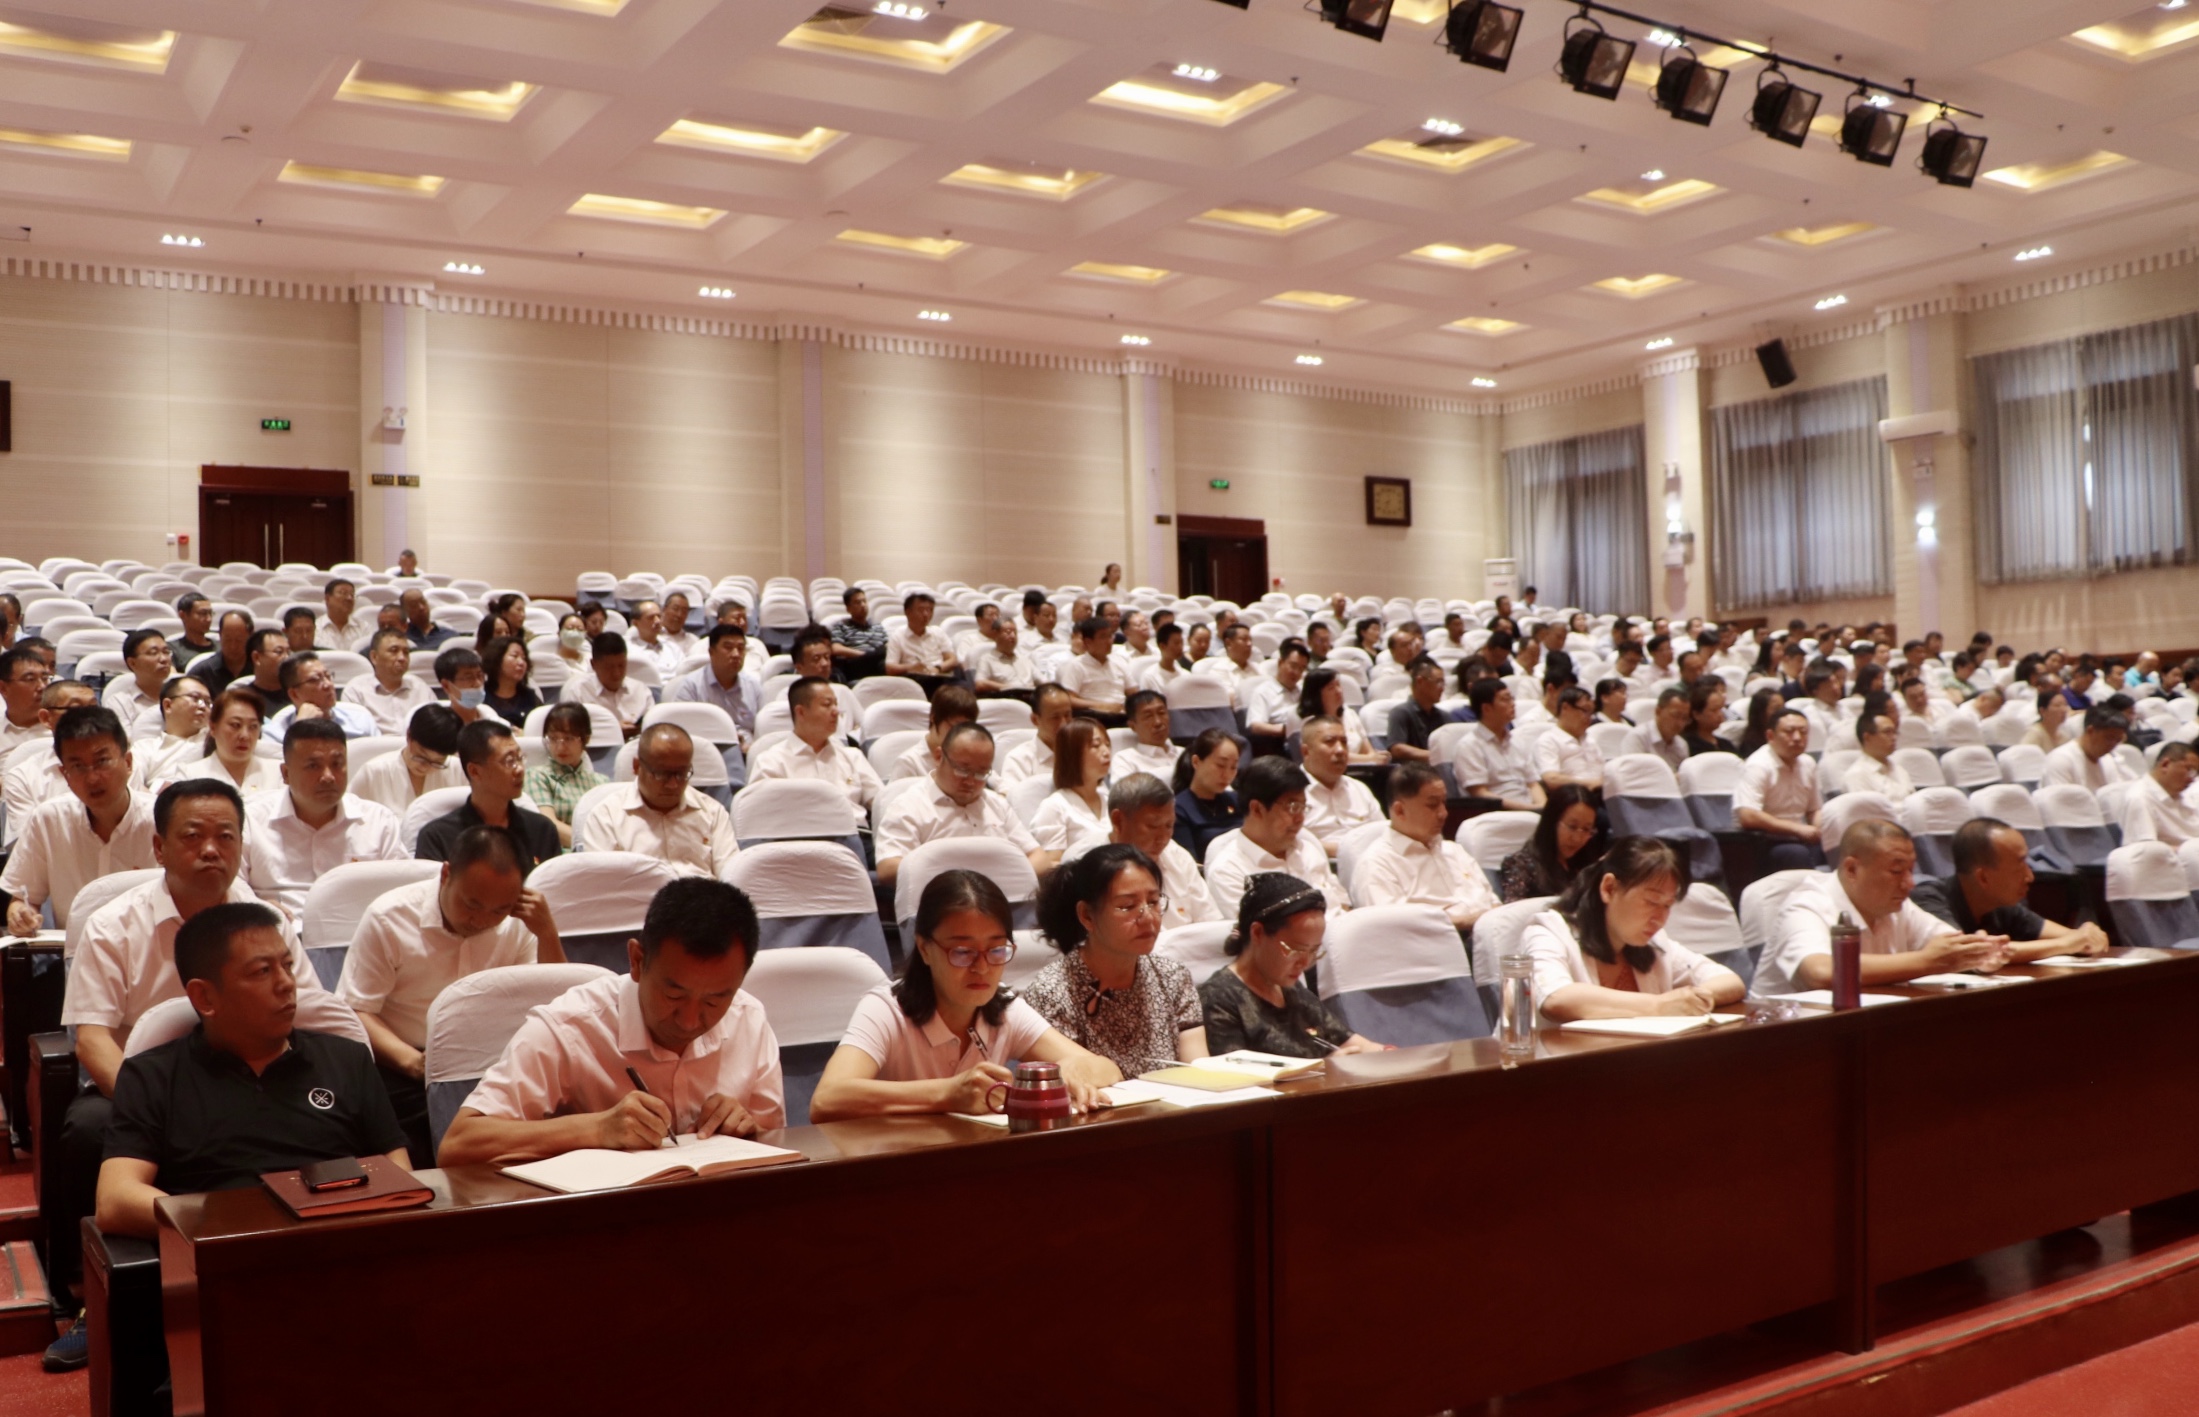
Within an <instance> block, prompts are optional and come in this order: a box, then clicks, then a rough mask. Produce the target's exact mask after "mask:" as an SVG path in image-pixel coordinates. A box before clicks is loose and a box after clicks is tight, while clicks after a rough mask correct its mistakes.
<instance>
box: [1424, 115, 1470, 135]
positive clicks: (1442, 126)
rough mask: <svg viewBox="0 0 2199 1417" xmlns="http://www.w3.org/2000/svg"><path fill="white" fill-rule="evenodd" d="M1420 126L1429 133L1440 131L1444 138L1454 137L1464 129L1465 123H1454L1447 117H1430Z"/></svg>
mask: <svg viewBox="0 0 2199 1417" xmlns="http://www.w3.org/2000/svg"><path fill="white" fill-rule="evenodd" d="M1420 126H1421V127H1422V128H1423V129H1425V130H1426V131H1428V132H1430V133H1440V134H1442V135H1443V136H1444V137H1446V138H1455V137H1457V136H1458V135H1459V134H1461V133H1463V132H1465V131H1466V125H1465V124H1463V123H1454V122H1452V121H1451V120H1450V119H1448V118H1431V119H1429V120H1428V121H1427V122H1425V123H1423V124H1421V125H1420Z"/></svg>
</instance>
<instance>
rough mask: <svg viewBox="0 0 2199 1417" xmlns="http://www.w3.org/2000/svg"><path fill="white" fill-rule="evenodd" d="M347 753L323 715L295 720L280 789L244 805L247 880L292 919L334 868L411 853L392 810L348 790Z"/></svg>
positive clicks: (339, 735) (341, 736)
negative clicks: (307, 893)
mask: <svg viewBox="0 0 2199 1417" xmlns="http://www.w3.org/2000/svg"><path fill="white" fill-rule="evenodd" d="M350 753H351V750H350V747H349V744H348V743H347V741H346V740H345V738H344V733H343V730H342V729H340V728H338V727H337V726H336V725H335V724H333V723H330V722H329V721H328V720H326V719H319V718H309V719H306V720H305V721H303V722H301V723H298V724H294V725H292V727H291V730H290V734H289V736H288V737H286V738H285V739H284V740H283V790H282V791H280V792H267V793H262V794H261V795H259V796H257V797H255V798H253V799H252V801H251V802H250V803H248V804H247V805H246V807H245V812H244V845H245V879H246V881H248V882H249V883H250V884H251V887H252V893H253V894H254V895H256V896H258V897H259V898H260V899H261V900H264V901H266V902H267V903H268V904H269V905H272V906H275V907H277V908H278V909H280V910H282V911H284V912H285V913H287V914H288V915H289V916H290V918H291V919H293V920H295V919H297V918H298V917H299V915H300V913H301V912H303V911H304V909H305V896H306V892H307V891H309V890H311V889H312V888H313V883H314V882H315V881H317V880H319V879H320V878H321V877H322V876H324V875H326V874H327V873H328V872H330V871H333V870H334V869H336V868H337V867H338V866H342V865H346V864H348V863H350V862H353V861H403V860H406V859H408V858H409V857H411V855H412V853H411V852H410V851H409V850H407V849H406V847H405V842H404V836H403V834H402V832H401V831H400V830H399V827H400V825H401V823H400V822H399V819H398V816H397V814H396V813H395V812H392V811H391V810H390V809H389V808H387V807H385V806H383V805H382V804H381V803H379V802H369V801H366V800H365V799H363V798H360V797H354V796H352V795H351V792H350V790H349V789H350V785H351V763H350Z"/></svg>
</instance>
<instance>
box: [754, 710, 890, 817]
mask: <svg viewBox="0 0 2199 1417" xmlns="http://www.w3.org/2000/svg"><path fill="white" fill-rule="evenodd" d="M786 701H787V706H788V707H789V708H790V709H791V710H792V711H793V712H792V717H793V721H794V731H793V733H792V734H790V735H789V736H788V737H786V738H783V739H781V740H780V741H779V742H777V743H773V744H771V745H770V746H769V747H766V748H764V749H763V750H762V751H760V752H758V753H757V754H756V756H755V757H754V758H752V759H750V760H749V764H748V781H749V783H750V784H751V785H753V784H755V783H759V782H769V781H771V780H772V779H774V778H782V777H784V778H801V779H813V780H815V781H819V782H829V783H831V784H833V785H834V786H835V787H839V788H842V789H844V790H845V791H846V792H847V795H848V803H849V805H851V806H853V807H854V808H855V810H856V811H857V812H861V811H863V810H864V809H866V808H868V807H869V806H870V804H871V802H872V800H873V799H875V798H876V797H877V796H878V793H879V790H880V789H881V788H883V787H884V786H885V784H884V783H882V782H880V781H879V780H878V770H877V769H876V768H873V767H872V766H871V765H870V759H868V758H866V757H864V756H863V755H862V754H861V753H860V752H858V751H856V750H855V749H854V748H851V747H849V746H848V745H847V744H846V743H844V742H842V741H841V739H840V735H839V730H840V700H839V698H838V697H837V696H836V695H834V693H833V692H832V684H831V683H830V681H828V680H825V679H799V680H796V681H795V682H794V683H793V684H792V685H791V686H790V687H789V688H788V689H787V691H786Z"/></svg>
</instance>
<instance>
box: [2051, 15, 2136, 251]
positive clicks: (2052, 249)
mask: <svg viewBox="0 0 2199 1417" xmlns="http://www.w3.org/2000/svg"><path fill="white" fill-rule="evenodd" d="M2163 8H2164V9H2165V8H2167V7H2166V6H2164V7H2163ZM2053 254H2054V248H2053V247H2051V246H2033V247H2031V248H2030V249H2029V250H2027V251H2018V252H2017V253H2016V259H2017V260H2019V261H2036V260H2037V259H2039V257H2041V256H2051V255H2053Z"/></svg>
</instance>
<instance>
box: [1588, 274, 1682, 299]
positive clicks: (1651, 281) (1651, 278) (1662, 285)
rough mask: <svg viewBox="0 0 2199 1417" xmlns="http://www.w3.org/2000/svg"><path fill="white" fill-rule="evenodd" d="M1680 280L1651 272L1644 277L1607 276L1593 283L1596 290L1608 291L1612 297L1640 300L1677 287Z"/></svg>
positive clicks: (1673, 276)
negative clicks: (1621, 296) (1620, 296)
mask: <svg viewBox="0 0 2199 1417" xmlns="http://www.w3.org/2000/svg"><path fill="white" fill-rule="evenodd" d="M1681 280H1682V278H1681V277H1679V276H1675V275H1666V274H1665V273H1664V272H1662V271H1653V272H1651V273H1650V274H1648V275H1646V276H1608V277H1606V278H1605V279H1603V280H1599V281H1597V282H1595V287H1596V289H1598V290H1608V291H1610V292H1611V293H1612V294H1613V295H1623V296H1625V297H1626V298H1627V299H1629V300H1640V299H1641V298H1642V297H1644V296H1647V295H1655V294H1656V293H1657V292H1658V291H1660V290H1669V289H1671V288H1672V287H1673V286H1676V285H1679V284H1680V283H1681Z"/></svg>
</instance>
